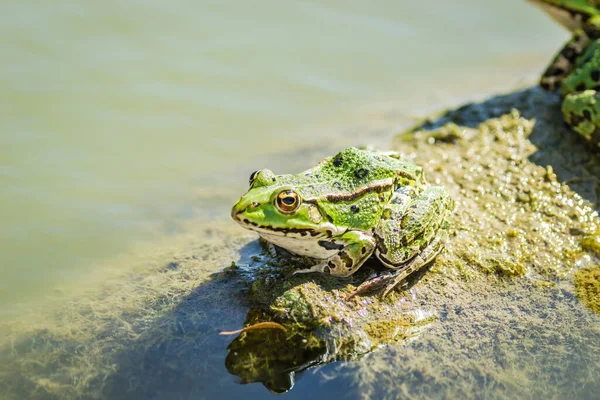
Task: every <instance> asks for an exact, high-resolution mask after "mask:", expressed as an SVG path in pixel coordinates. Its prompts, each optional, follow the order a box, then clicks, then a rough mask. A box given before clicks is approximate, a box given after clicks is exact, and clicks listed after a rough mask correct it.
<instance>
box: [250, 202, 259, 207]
mask: <svg viewBox="0 0 600 400" xmlns="http://www.w3.org/2000/svg"><path fill="white" fill-rule="evenodd" d="M250 205H251V206H252V207H255V208H256V207H258V206H260V203H257V202H256V201H253V202H252V203H250Z"/></svg>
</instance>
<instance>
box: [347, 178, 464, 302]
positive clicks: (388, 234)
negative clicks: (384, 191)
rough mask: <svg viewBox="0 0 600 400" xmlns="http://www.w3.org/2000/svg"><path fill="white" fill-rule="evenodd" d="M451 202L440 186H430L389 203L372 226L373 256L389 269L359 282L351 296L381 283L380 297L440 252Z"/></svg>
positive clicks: (444, 239)
mask: <svg viewBox="0 0 600 400" xmlns="http://www.w3.org/2000/svg"><path fill="white" fill-rule="evenodd" d="M452 208H453V201H452V199H451V198H450V195H449V194H448V192H447V191H446V189H445V188H443V187H438V186H435V187H429V188H427V189H426V190H425V191H424V192H423V193H421V194H420V195H419V196H417V197H416V198H414V199H412V200H410V202H409V203H406V202H401V203H399V204H394V203H393V202H392V203H390V205H389V206H388V209H387V210H386V211H385V212H384V218H382V220H381V221H380V223H379V224H378V225H377V227H376V228H375V235H376V239H377V249H376V251H375V255H376V256H377V258H379V259H380V260H381V262H382V263H383V264H384V265H385V266H387V267H388V268H391V269H392V270H393V271H388V272H385V273H383V274H380V275H379V276H376V277H374V278H372V279H369V280H367V281H366V282H364V283H363V284H361V285H360V286H359V287H358V288H356V290H355V291H354V292H353V293H351V294H350V297H353V296H355V295H357V294H361V293H364V292H366V291H368V290H371V289H373V288H374V287H379V286H382V285H385V286H384V289H383V292H382V296H384V297H385V296H386V295H387V294H388V293H389V292H390V291H391V290H392V289H393V288H394V287H396V286H397V285H398V284H399V283H400V282H402V281H403V280H404V279H405V278H406V277H408V276H409V275H410V274H412V273H413V272H415V271H417V270H419V269H420V268H422V267H423V266H424V265H426V264H428V263H429V262H430V261H431V260H433V259H434V258H435V256H437V255H438V254H439V252H440V251H442V249H443V248H444V245H445V242H446V238H447V236H448V226H449V223H448V216H449V214H450V212H451V210H452Z"/></svg>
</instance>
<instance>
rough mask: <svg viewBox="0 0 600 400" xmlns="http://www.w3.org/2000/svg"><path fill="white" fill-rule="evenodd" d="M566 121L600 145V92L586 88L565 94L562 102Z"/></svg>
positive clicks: (585, 136)
mask: <svg viewBox="0 0 600 400" xmlns="http://www.w3.org/2000/svg"><path fill="white" fill-rule="evenodd" d="M562 113H563V116H564V119H565V122H566V123H567V124H568V125H570V126H571V127H572V128H573V129H574V130H575V131H576V132H578V133H579V134H580V135H582V136H583V137H584V138H586V139H587V140H589V141H590V142H592V143H597V144H598V146H600V93H599V92H597V91H596V90H585V91H583V92H579V93H573V94H569V95H567V96H565V98H564V100H563V103H562Z"/></svg>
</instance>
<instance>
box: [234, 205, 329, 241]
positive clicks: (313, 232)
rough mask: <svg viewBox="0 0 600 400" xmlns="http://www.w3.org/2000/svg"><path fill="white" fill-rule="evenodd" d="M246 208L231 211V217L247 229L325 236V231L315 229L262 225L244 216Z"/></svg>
mask: <svg viewBox="0 0 600 400" xmlns="http://www.w3.org/2000/svg"><path fill="white" fill-rule="evenodd" d="M243 213H244V210H240V211H236V210H233V211H232V213H231V218H233V220H234V221H235V222H237V223H238V224H240V225H241V226H242V227H244V228H246V229H250V230H253V231H256V232H258V233H268V234H271V235H281V236H294V237H298V238H311V237H313V238H314V237H318V236H325V235H326V233H325V232H319V231H316V230H314V229H308V228H278V227H274V226H268V225H260V224H257V223H256V222H252V221H250V220H249V219H247V218H243V216H242V214H243Z"/></svg>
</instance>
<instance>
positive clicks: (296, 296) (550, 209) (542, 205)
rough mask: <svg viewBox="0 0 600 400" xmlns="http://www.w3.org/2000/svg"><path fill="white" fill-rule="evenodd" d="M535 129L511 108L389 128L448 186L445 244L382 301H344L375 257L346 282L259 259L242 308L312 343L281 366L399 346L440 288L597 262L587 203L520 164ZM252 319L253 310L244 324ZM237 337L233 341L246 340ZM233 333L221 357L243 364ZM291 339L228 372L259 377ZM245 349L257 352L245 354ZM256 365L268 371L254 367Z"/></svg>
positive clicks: (542, 280)
mask: <svg viewBox="0 0 600 400" xmlns="http://www.w3.org/2000/svg"><path fill="white" fill-rule="evenodd" d="M533 127H534V121H532V120H528V119H526V118H523V117H521V116H520V114H519V112H518V111H516V110H513V111H512V112H511V113H509V114H506V115H503V116H500V117H499V118H493V119H490V120H487V121H485V122H483V123H481V124H480V125H479V126H478V127H476V128H468V127H461V126H458V125H456V124H454V123H448V124H446V125H444V126H442V127H441V128H438V129H435V130H433V131H428V130H413V131H410V132H407V133H405V134H402V135H399V136H398V137H397V140H396V142H395V146H394V150H397V151H399V152H401V153H402V154H403V157H404V158H405V159H407V160H409V161H412V162H414V163H417V164H419V165H423V167H424V169H425V172H426V176H427V177H428V180H429V181H430V182H435V184H438V185H444V186H445V187H447V188H448V190H449V191H450V192H451V193H452V196H453V198H454V200H455V202H456V204H457V207H456V210H455V212H454V215H453V217H452V219H453V221H452V223H453V234H452V235H451V238H450V240H449V242H448V244H447V247H446V250H445V251H444V252H443V253H442V254H441V255H440V256H439V257H438V259H437V260H436V261H435V262H434V263H433V265H432V267H431V270H430V271H429V272H424V271H423V273H421V274H420V276H422V279H421V280H420V281H418V282H417V283H416V284H414V283H415V281H416V279H415V278H418V277H413V279H412V280H409V282H407V283H408V284H411V288H410V289H407V286H406V285H405V286H404V287H403V288H402V289H403V290H401V291H400V292H397V293H393V294H392V295H390V296H389V297H388V298H385V299H380V298H379V297H378V296H357V297H354V298H352V299H351V300H347V297H348V294H349V293H351V291H352V290H353V289H354V288H355V287H356V285H357V284H358V283H360V282H361V281H362V280H364V279H365V278H366V277H367V276H368V275H369V274H370V273H371V271H370V269H371V268H377V265H376V263H372V264H370V265H369V267H367V268H363V269H364V270H363V271H360V273H359V274H357V276H355V277H354V279H351V280H349V281H345V282H344V281H341V280H339V279H337V278H331V277H328V276H322V275H315V276H313V277H311V278H307V277H304V276H294V275H292V272H293V269H294V264H295V263H296V262H302V260H290V261H287V262H286V261H285V260H280V261H279V262H278V263H275V264H274V265H272V266H271V267H269V269H268V272H264V275H262V276H260V277H259V278H258V279H257V280H256V281H255V282H254V283H253V285H252V289H251V290H250V300H251V304H252V306H253V307H254V308H255V309H257V310H261V312H262V314H261V316H262V318H264V319H266V320H270V321H277V322H279V323H282V324H284V325H285V326H286V327H288V336H290V337H295V336H297V335H300V336H302V337H305V338H308V339H307V341H308V342H309V343H311V346H310V347H311V351H310V352H300V353H301V354H311V356H309V357H308V358H307V357H303V358H302V361H303V362H300V361H296V364H295V366H293V367H292V366H290V365H289V364H287V365H286V367H285V368H282V369H281V370H280V371H279V372H280V373H281V372H283V371H286V373H289V372H294V371H298V370H301V369H303V368H306V367H307V366H308V365H313V364H315V363H317V362H318V363H323V362H327V361H332V360H336V359H354V358H356V357H358V356H360V355H362V354H364V353H365V352H366V351H369V350H372V349H373V348H375V347H377V346H380V345H382V344H387V343H398V342H399V341H401V340H402V339H405V338H408V337H410V336H411V335H412V334H414V333H415V332H416V331H418V329H417V328H418V327H422V326H423V325H424V323H426V322H432V321H434V320H435V319H436V315H437V311H436V308H435V307H432V305H433V304H435V303H438V305H439V303H440V300H441V298H446V297H447V296H449V295H450V296H451V295H452V294H456V293H460V292H463V291H468V290H471V291H482V290H483V291H485V290H489V291H493V290H494V288H497V287H502V286H504V285H506V284H512V283H513V282H514V281H515V280H517V282H518V285H519V286H521V285H523V284H524V282H531V283H533V284H534V285H535V287H539V288H540V290H543V288H544V287H548V286H551V285H553V284H554V283H555V282H558V281H559V280H561V279H563V278H565V277H567V276H568V274H569V273H570V272H571V271H573V269H575V268H578V267H581V266H584V265H589V264H590V263H592V262H593V260H596V261H597V260H598V255H596V254H594V252H593V251H591V250H594V249H593V246H590V245H589V239H588V238H595V237H596V236H595V235H596V232H598V228H599V227H600V221H599V220H598V214H597V211H595V209H594V208H593V207H592V205H591V204H590V203H589V202H587V201H585V200H584V199H582V198H581V197H580V196H579V195H578V194H577V193H575V192H573V191H572V190H571V189H570V188H569V187H568V186H567V185H565V184H562V183H559V182H558V179H557V176H556V175H555V173H554V171H553V169H552V167H549V166H547V167H542V166H538V165H535V164H534V163H532V162H531V161H529V159H528V157H529V156H530V155H531V154H532V153H533V152H535V150H536V149H535V146H534V145H533V144H532V143H531V142H530V141H529V140H528V137H529V135H530V134H531V132H532V130H533ZM582 237H584V238H586V239H585V240H582V239H581V238H582ZM264 271H266V270H264ZM412 284H414V286H412ZM415 292H422V293H428V294H427V297H428V298H429V297H431V296H434V297H435V295H434V293H435V294H437V297H438V298H437V299H436V301H433V302H432V301H431V300H430V302H429V303H428V302H423V301H419V300H418V299H415V295H414V293H415ZM455 302H456V301H455ZM456 303H458V304H460V300H459V301H458V302H456ZM428 307H429V308H430V309H429V310H428V309H427V308H428ZM437 310H439V308H437ZM418 315H421V316H423V315H426V316H427V317H426V318H422V317H421V318H418V317H417V316H418ZM255 322H257V320H256V318H255V315H254V314H252V318H250V319H249V320H247V323H248V324H251V323H255ZM243 335H244V338H242V339H240V342H244V341H246V342H247V343H248V348H250V347H252V344H251V341H250V340H248V339H247V338H246V334H243ZM280 336H281V335H280ZM240 342H238V341H236V342H234V343H235V345H233V344H232V346H231V347H230V352H229V354H230V357H231V354H232V351H235V352H236V353H237V354H238V363H237V364H239V365H242V364H244V360H243V358H239V355H240V354H241V352H240V350H239V346H240ZM331 343H335V345H333V346H332V345H331ZM288 346H289V347H288ZM319 346H321V349H320V351H319V350H317V348H318V347H319ZM300 347H301V346H300ZM298 348H299V347H298V344H297V343H296V341H294V340H290V341H289V342H288V343H287V344H286V342H285V341H282V342H280V343H278V345H277V346H275V347H274V348H272V351H271V352H269V351H263V352H261V357H260V358H261V359H262V360H263V362H262V364H260V365H256V364H254V369H253V371H252V373H251V376H252V377H253V378H251V377H250V375H245V372H246V371H244V370H241V369H235V368H230V371H231V372H233V373H236V374H238V375H240V376H241V377H242V379H243V380H244V381H251V380H252V379H258V380H260V378H256V377H261V376H263V375H264V374H267V375H273V374H276V370H277V368H278V366H276V363H274V362H273V360H279V359H280V357H281V356H280V355H281V354H286V355H287V356H289V355H290V354H291V352H293V349H298ZM250 353H251V351H250ZM246 355H247V354H246ZM310 357H315V358H314V359H310ZM252 358H253V359H256V358H257V357H256V355H255V354H253V357H252ZM260 368H265V369H266V370H268V371H269V372H265V371H264V370H263V371H262V372H261V373H257V372H256V371H257V370H258V369H260ZM278 382H280V381H278ZM287 382H289V383H291V382H293V380H289V379H288V380H287ZM263 383H265V384H266V385H267V386H268V385H269V383H267V382H265V381H263ZM277 390H281V387H278V388H277Z"/></svg>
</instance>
